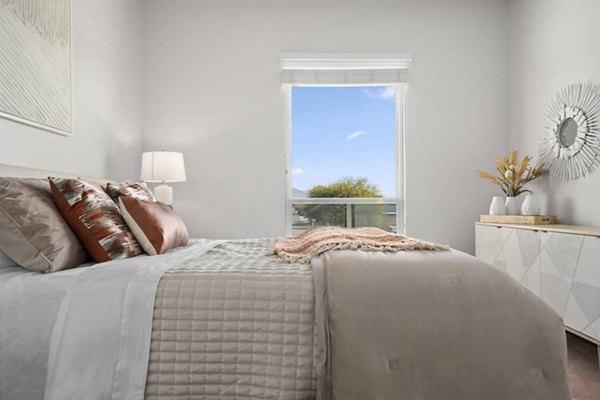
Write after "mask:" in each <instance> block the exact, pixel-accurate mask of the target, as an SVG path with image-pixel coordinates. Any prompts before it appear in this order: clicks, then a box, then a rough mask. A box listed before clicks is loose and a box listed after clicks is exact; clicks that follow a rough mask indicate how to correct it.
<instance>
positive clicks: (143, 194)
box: [104, 181, 156, 204]
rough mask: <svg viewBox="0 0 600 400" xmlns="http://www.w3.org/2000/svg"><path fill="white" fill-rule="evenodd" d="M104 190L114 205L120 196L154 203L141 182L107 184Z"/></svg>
mask: <svg viewBox="0 0 600 400" xmlns="http://www.w3.org/2000/svg"><path fill="white" fill-rule="evenodd" d="M104 190H105V191H106V193H108V195H109V196H110V198H111V199H113V201H114V202H115V203H116V204H119V197H121V196H127V197H135V198H136V199H140V200H145V201H151V202H154V201H156V199H155V198H154V195H153V194H152V191H151V190H150V188H149V187H148V185H146V182H142V181H139V182H133V181H125V182H120V183H112V182H108V183H107V184H106V187H105V188H104Z"/></svg>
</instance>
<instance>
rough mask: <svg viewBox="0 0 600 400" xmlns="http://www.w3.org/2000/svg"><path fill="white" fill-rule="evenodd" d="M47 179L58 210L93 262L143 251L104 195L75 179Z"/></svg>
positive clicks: (131, 255) (116, 207)
mask: <svg viewBox="0 0 600 400" xmlns="http://www.w3.org/2000/svg"><path fill="white" fill-rule="evenodd" d="M48 179H49V181H50V188H51V189H52V197H53V199H54V202H55V203H56V206H57V208H58V210H59V211H60V213H61V214H62V216H63V217H64V219H65V220H66V221H67V223H68V224H69V226H70V227H71V229H73V231H74V232H75V233H76V234H77V237H79V240H80V241H81V243H83V246H84V247H85V249H86V250H87V251H88V253H89V254H90V256H91V257H92V258H93V259H94V260H95V261H97V262H105V261H111V260H116V259H120V258H128V257H133V256H137V255H139V254H141V253H142V252H143V251H142V249H141V247H140V245H139V243H138V242H137V240H135V237H134V236H133V234H132V233H131V231H130V230H129V228H128V227H127V224H126V223H125V221H124V220H123V217H121V214H120V213H119V207H118V206H117V204H116V203H115V202H114V201H112V200H111V198H110V197H109V196H108V194H106V193H105V192H103V191H102V190H99V189H98V188H96V187H95V186H94V185H92V184H90V183H87V182H84V181H81V180H78V179H63V178H48Z"/></svg>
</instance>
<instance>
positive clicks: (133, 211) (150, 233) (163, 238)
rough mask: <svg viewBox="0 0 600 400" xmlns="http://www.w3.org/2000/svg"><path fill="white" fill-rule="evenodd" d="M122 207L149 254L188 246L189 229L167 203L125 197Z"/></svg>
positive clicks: (133, 230) (137, 237) (122, 198)
mask: <svg viewBox="0 0 600 400" xmlns="http://www.w3.org/2000/svg"><path fill="white" fill-rule="evenodd" d="M119 206H120V207H121V214H122V215H123V218H125V222H127V225H129V228H131V231H132V232H133V234H134V235H135V237H136V239H137V240H138V242H139V243H140V245H141V246H142V248H143V249H144V250H145V251H146V253H148V254H150V255H153V256H155V255H157V254H163V253H165V252H166V251H168V250H170V249H174V248H176V247H181V246H187V244H188V239H189V236H188V231H187V228H186V227H185V224H184V223H183V221H182V220H181V218H179V216H178V215H177V214H175V211H173V209H171V207H169V206H168V205H166V204H163V203H160V202H154V203H152V202H148V201H144V200H139V199H136V198H134V197H127V196H122V197H120V198H119Z"/></svg>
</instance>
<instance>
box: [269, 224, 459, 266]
mask: <svg viewBox="0 0 600 400" xmlns="http://www.w3.org/2000/svg"><path fill="white" fill-rule="evenodd" d="M342 249H352V250H363V251H389V252H397V251H414V250H434V251H441V250H448V246H444V245H440V244H434V243H428V242H424V241H421V240H417V239H412V238H408V237H405V236H400V235H394V234H392V233H390V232H386V231H384V230H381V229H379V228H338V227H323V228H316V229H312V230H310V231H308V232H305V233H303V234H302V235H300V236H297V237H287V238H283V239H281V240H280V241H278V242H277V243H275V245H274V246H273V253H274V254H277V255H278V256H279V258H280V259H281V260H282V261H284V262H288V263H293V262H298V263H309V262H310V259H311V258H312V257H314V256H318V255H319V254H322V253H324V252H326V251H328V250H342Z"/></svg>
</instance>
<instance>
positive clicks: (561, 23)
mask: <svg viewBox="0 0 600 400" xmlns="http://www.w3.org/2000/svg"><path fill="white" fill-rule="evenodd" d="M599 21H600V1H598V0H569V1H564V0H513V1H512V2H511V3H510V5H509V26H508V31H509V92H508V93H509V97H508V99H509V105H510V106H509V133H510V134H509V145H510V147H514V148H515V149H519V150H521V151H522V152H524V153H525V152H526V153H529V154H532V155H535V156H537V155H538V145H537V137H538V136H537V135H538V134H539V133H540V132H541V131H542V127H543V115H544V111H545V109H546V106H547V104H548V102H549V101H550V99H551V98H552V97H554V95H555V93H556V92H557V91H558V90H560V89H561V88H562V87H564V86H567V85H569V84H571V83H576V82H581V81H593V82H596V83H600V51H599V50H600V22H599ZM535 193H536V194H537V195H539V196H540V197H541V199H542V203H543V207H544V209H545V211H546V212H547V213H551V214H555V215H557V216H558V218H559V222H562V223H568V224H581V225H593V226H600V207H598V200H599V199H600V172H595V173H594V174H592V175H590V176H589V177H586V178H580V179H578V180H575V181H559V180H557V179H554V178H551V177H546V178H544V179H543V180H542V182H540V183H539V184H537V185H535Z"/></svg>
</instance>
